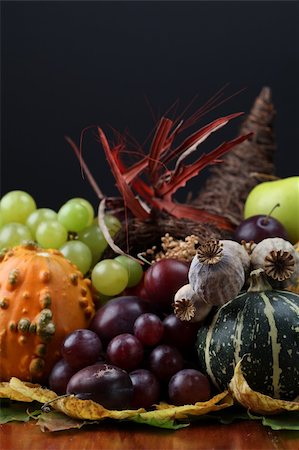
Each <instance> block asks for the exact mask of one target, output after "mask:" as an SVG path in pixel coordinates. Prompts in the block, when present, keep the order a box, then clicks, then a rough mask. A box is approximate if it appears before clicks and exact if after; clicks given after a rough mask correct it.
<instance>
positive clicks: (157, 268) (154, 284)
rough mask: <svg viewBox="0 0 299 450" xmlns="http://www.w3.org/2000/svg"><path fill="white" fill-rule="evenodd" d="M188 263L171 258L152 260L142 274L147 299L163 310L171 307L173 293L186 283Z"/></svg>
mask: <svg viewBox="0 0 299 450" xmlns="http://www.w3.org/2000/svg"><path fill="white" fill-rule="evenodd" d="M189 266H190V264H189V263H188V262H185V261H180V260H178V259H173V258H164V259H161V260H160V261H157V262H154V263H153V264H152V265H151V266H150V267H149V268H148V269H147V270H146V272H145V274H144V287H145V291H146V294H147V298H148V299H149V301H150V302H151V303H152V304H153V305H154V306H155V307H159V308H160V309H161V310H163V311H167V310H169V309H170V308H171V305H172V303H173V298H174V295H175V293H176V292H177V291H178V289H179V288H180V287H182V286H183V285H184V284H187V283H188V271H189Z"/></svg>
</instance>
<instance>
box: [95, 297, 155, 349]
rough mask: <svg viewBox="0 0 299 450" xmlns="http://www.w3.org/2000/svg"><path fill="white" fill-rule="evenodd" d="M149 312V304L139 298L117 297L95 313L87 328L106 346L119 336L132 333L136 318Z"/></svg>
mask: <svg viewBox="0 0 299 450" xmlns="http://www.w3.org/2000/svg"><path fill="white" fill-rule="evenodd" d="M149 310H150V305H149V303H148V302H146V301H145V300H142V299H141V298H139V297H136V296H123V297H117V298H115V299H113V300H109V301H108V302H107V303H106V304H105V305H104V306H102V307H101V308H100V309H99V310H98V311H97V312H96V314H95V316H94V318H93V319H92V322H91V324H90V327H89V328H90V329H91V330H92V331H94V332H95V333H97V335H98V336H99V338H100V339H101V341H102V343H103V344H104V345H108V343H109V342H110V341H111V339H113V338H114V337H115V336H117V335H119V334H122V333H133V326H134V322H135V320H136V319H137V317H139V316H140V315H141V314H143V313H145V312H148V311H149Z"/></svg>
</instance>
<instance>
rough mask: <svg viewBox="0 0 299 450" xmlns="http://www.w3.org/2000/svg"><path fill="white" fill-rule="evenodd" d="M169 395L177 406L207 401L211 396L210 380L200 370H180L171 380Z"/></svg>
mask: <svg viewBox="0 0 299 450" xmlns="http://www.w3.org/2000/svg"><path fill="white" fill-rule="evenodd" d="M168 396H169V400H170V402H171V403H173V404H174V405H177V406H179V405H190V404H194V403H196V402H205V401H207V400H209V399H210V398H211V387H210V383H209V380H208V378H207V377H206V376H205V375H203V374H202V373H201V372H199V371H198V370H194V369H183V370H180V371H179V372H177V373H176V374H174V375H173V376H172V377H171V379H170V381H169V384H168Z"/></svg>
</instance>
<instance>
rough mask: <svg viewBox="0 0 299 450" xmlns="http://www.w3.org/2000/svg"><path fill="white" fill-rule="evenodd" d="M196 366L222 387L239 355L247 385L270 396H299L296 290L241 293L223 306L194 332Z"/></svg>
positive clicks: (298, 308) (226, 381) (227, 380)
mask: <svg viewBox="0 0 299 450" xmlns="http://www.w3.org/2000/svg"><path fill="white" fill-rule="evenodd" d="M197 351H198V357H199V364H200V369H201V370H202V371H203V372H204V373H206V374H207V375H208V376H209V378H210V379H211V381H212V383H213V384H214V385H215V386H216V387H217V388H218V389H220V390H222V389H226V388H227V386H228V384H229V382H230V380H231V378H232V376H233V372H234V367H235V365H236V364H237V363H238V361H240V359H241V358H242V356H243V355H245V354H248V355H249V358H244V366H243V364H242V369H243V368H244V375H245V379H246V381H247V382H248V384H249V386H250V387H251V388H252V389H254V390H256V391H258V392H261V393H263V394H266V395H269V396H271V397H274V398H280V399H285V400H294V398H295V397H297V396H298V395H299V295H297V294H294V293H291V292H288V291H274V290H273V291H271V290H269V291H264V292H245V293H242V294H240V295H238V296H237V297H236V298H235V299H233V300H231V301H230V302H228V303H226V304H225V305H223V306H222V307H221V308H220V309H219V310H218V311H217V312H216V313H215V315H214V316H213V317H212V319H211V322H210V323H208V324H204V325H203V326H202V327H200V329H199V331H198V337H197Z"/></svg>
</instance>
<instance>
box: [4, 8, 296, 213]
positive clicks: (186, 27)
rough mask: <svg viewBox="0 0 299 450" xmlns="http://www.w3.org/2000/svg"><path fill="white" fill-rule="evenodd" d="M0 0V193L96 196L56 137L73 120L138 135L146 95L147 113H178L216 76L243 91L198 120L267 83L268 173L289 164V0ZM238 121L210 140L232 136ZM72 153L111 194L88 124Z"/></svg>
mask: <svg viewBox="0 0 299 450" xmlns="http://www.w3.org/2000/svg"><path fill="white" fill-rule="evenodd" d="M1 9H2V11H1V20H2V41H1V42H2V89H1V91H2V101H1V103H2V141H1V142H2V150H1V194H2V195H3V194H4V193H5V192H7V191H9V190H12V189H22V190H26V191H28V192H30V193H31V194H32V195H33V196H34V198H35V199H36V201H37V203H38V206H39V207H44V206H48V207H52V208H58V207H59V206H60V205H61V204H62V203H63V202H64V201H66V200H67V199H68V198H71V197H74V196H85V197H87V198H89V200H91V201H92V202H93V203H94V204H96V203H97V198H96V196H95V194H94V193H93V191H92V189H91V187H90V186H89V184H88V182H87V180H86V179H84V178H83V177H82V174H81V171H80V165H79V163H78V161H77V159H76V158H75V156H74V154H73V153H72V151H71V150H70V148H69V146H68V145H67V144H66V142H65V140H64V135H70V136H72V137H73V138H74V139H75V140H76V141H77V142H78V140H79V137H80V133H81V130H82V129H83V128H85V127H86V126H89V125H96V124H99V125H101V126H102V127H103V128H104V130H105V131H106V132H107V134H108V135H109V136H111V134H110V126H113V127H115V128H116V129H118V130H120V131H123V130H125V129H128V130H129V131H130V134H131V135H132V136H134V137H135V138H136V139H138V140H139V141H140V142H142V141H143V140H144V139H145V138H146V136H147V135H148V133H149V131H150V130H151V129H152V127H153V124H154V121H153V117H152V114H151V108H150V107H149V105H148V103H150V104H151V105H152V109H153V111H154V116H155V117H158V116H159V114H161V113H162V112H164V111H165V110H167V108H168V107H169V106H170V105H171V104H172V103H173V102H174V101H175V100H176V99H180V102H181V103H180V105H181V108H180V109H179V111H182V109H183V108H184V107H185V106H186V105H187V104H188V103H189V102H190V101H191V100H192V99H194V98H195V97H196V96H197V98H196V101H195V107H196V106H197V107H198V106H200V105H201V104H202V103H204V102H205V101H206V100H207V99H208V98H209V97H210V96H211V95H213V94H214V93H215V92H216V91H217V90H218V89H219V88H220V87H222V86H223V85H224V84H225V83H227V82H228V83H230V85H229V87H228V89H227V91H226V92H227V95H230V94H231V93H233V92H236V91H238V90H239V89H242V88H246V89H245V90H244V91H243V92H242V93H240V94H239V95H237V96H236V97H234V98H232V99H230V100H229V101H228V102H227V103H225V104H224V105H222V106H221V107H219V108H218V109H217V110H215V111H214V112H213V113H211V114H209V115H208V116H207V117H206V118H204V120H203V121H202V122H201V125H203V124H204V123H206V122H207V121H209V120H212V119H214V118H216V117H218V116H220V115H222V114H229V113H232V112H236V111H244V112H248V110H249V109H250V106H251V104H252V103H253V101H254V99H255V97H256V95H257V94H258V93H259V91H260V90H261V88H262V87H263V86H264V85H268V86H270V87H271V88H272V90H273V98H274V102H275V106H276V109H277V120H276V133H277V142H278V151H277V154H276V167H277V174H278V175H279V176H282V177H285V176H290V175H297V174H298V167H299V161H298V152H299V150H298V149H299V145H298V144H299V138H298V123H299V120H298V119H299V114H298V104H299V94H298V92H299V91H298V81H299V77H298V74H299V72H298V31H297V29H298V20H299V16H298V2H287V1H281V2H279V1H277V2H226V1H224V2H196V1H195V2H192V1H191V2H188V1H181V2H172V1H169V2H168V1H166V2H158V1H156V2H129V1H127V2H126V1H124V2H101V1H98V2H87V1H85V2H83V1H78V2H73V1H68V2H55V1H53V2H28V1H24V2H2V3H1ZM146 98H147V99H148V101H147V100H146ZM239 125H240V120H239V119H238V120H236V121H234V122H233V123H231V124H229V125H228V126H227V127H226V129H225V131H220V132H219V133H218V132H217V139H216V138H214V139H215V141H214V142H217V145H218V144H219V143H220V142H222V141H223V140H224V139H227V138H232V137H234V136H235V135H236V133H237V131H238V127H239ZM208 148H209V147H208ZM211 149H212V147H211ZM83 155H84V157H85V158H86V160H87V161H88V163H89V164H90V167H91V168H92V171H93V174H94V176H95V178H96V180H97V182H98V184H99V185H100V187H101V188H102V189H103V190H104V191H105V193H106V194H108V195H111V194H114V193H115V191H114V188H113V179H112V177H111V176H110V175H109V169H108V166H107V164H106V162H105V159H104V157H103V152H102V149H101V147H100V146H99V145H98V143H97V142H96V138H95V135H94V131H93V130H92V129H90V130H89V131H88V132H87V133H86V135H85V139H84V145H83ZM206 176H207V173H203V175H202V177H201V180H204V179H205V177H206ZM199 180H200V179H199V178H198V179H197V183H198V184H200V181H199ZM197 187H198V186H196V188H197ZM193 188H194V187H193ZM196 188H195V189H196Z"/></svg>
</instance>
